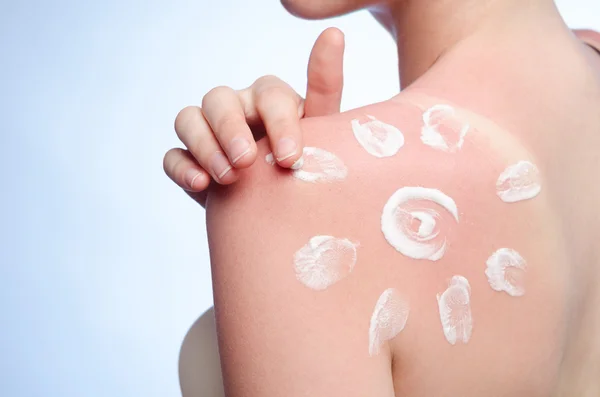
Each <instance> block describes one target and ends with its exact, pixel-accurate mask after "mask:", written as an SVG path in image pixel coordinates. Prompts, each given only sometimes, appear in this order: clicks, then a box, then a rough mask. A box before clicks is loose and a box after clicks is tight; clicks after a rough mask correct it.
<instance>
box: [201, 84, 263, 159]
mask: <svg viewBox="0 0 600 397" xmlns="http://www.w3.org/2000/svg"><path fill="white" fill-rule="evenodd" d="M202 113H203V114H204V117H205V118H206V121H208V124H209V125H210V127H211V129H212V131H213V132H214V136H215V137H216V138H217V141H218V142H219V144H220V145H221V147H222V148H223V149H225V153H226V154H227V156H228V157H229V161H230V162H231V164H233V166H235V167H236V168H245V167H248V166H250V165H251V164H252V163H254V160H255V159H256V142H254V139H253V138H252V131H250V127H249V126H248V122H247V121H246V116H245V115H244V109H243V108H242V103H241V102H240V99H239V98H238V94H237V93H236V91H234V90H233V89H231V88H229V87H217V88H214V89H212V90H210V92H209V93H208V94H206V95H205V96H204V98H203V99H202Z"/></svg>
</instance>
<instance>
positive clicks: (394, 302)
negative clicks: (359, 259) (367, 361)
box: [369, 288, 410, 356]
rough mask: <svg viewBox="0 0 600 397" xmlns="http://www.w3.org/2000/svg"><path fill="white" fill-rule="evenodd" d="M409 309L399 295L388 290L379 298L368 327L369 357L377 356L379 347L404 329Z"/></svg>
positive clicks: (391, 289) (393, 290) (390, 289)
mask: <svg viewBox="0 0 600 397" xmlns="http://www.w3.org/2000/svg"><path fill="white" fill-rule="evenodd" d="M409 312H410V307H409V305H408V302H406V301H405V300H404V299H402V297H401V296H400V294H399V293H398V292H397V291H396V290H395V289H393V288H388V289H386V290H385V291H383V293H382V294H381V296H380V297H379V299H378V300H377V303H376V304H375V309H374V310H373V314H372V315H371V323H370V326H369V355H371V356H374V355H377V354H379V352H380V350H381V346H382V345H383V344H384V343H385V342H387V341H389V340H391V339H393V338H394V337H395V336H396V335H398V334H399V333H400V332H401V331H402V330H403V329H404V327H405V325H406V321H407V320H408V314H409Z"/></svg>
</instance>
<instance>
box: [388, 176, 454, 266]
mask: <svg viewBox="0 0 600 397" xmlns="http://www.w3.org/2000/svg"><path fill="white" fill-rule="evenodd" d="M432 203H436V204H438V205H440V206H441V207H442V208H444V209H445V210H446V211H448V212H449V213H450V214H451V215H452V217H453V218H454V219H455V220H456V222H458V209H457V208H456V203H455V202H454V200H452V198H450V197H449V196H447V195H445V194H444V193H442V192H441V191H439V190H437V189H430V188H424V187H403V188H400V189H398V190H397V191H396V192H395V193H394V194H393V195H392V196H391V197H390V198H389V199H388V201H387V203H386V204H385V206H384V207H383V213H382V214H381V231H382V232H383V235H384V236H385V239H386V240H387V241H388V243H390V245H391V246H392V247H394V248H395V249H396V250H397V251H398V252H400V253H401V254H403V255H405V256H408V257H410V258H414V259H427V260H431V261H437V260H439V259H440V258H442V257H443V256H444V253H445V252H446V238H445V237H444V236H440V231H439V225H438V219H439V218H440V214H439V213H438V212H437V211H436V210H435V208H432Z"/></svg>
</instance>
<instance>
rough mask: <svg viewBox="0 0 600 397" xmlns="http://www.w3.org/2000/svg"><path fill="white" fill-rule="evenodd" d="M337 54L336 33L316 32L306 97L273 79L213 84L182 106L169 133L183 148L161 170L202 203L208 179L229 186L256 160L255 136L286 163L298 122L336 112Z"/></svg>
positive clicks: (298, 146) (291, 157)
mask: <svg viewBox="0 0 600 397" xmlns="http://www.w3.org/2000/svg"><path fill="white" fill-rule="evenodd" d="M343 53H344V35H343V34H342V32H341V31H339V30H338V29H335V28H330V29H326V30H325V31H324V32H323V33H321V35H320V36H319V37H318V38H317V41H316V42H315V44H314V46H313V50H312V52H311V54H310V58H309V62H308V71H307V77H308V81H307V89H306V99H303V98H302V97H301V96H300V95H299V94H297V93H296V92H295V91H294V90H293V89H292V88H291V87H290V86H289V85H288V84H287V83H285V82H283V81H281V80H280V79H279V78H277V77H275V76H263V77H261V78H259V79H258V80H256V82H254V84H252V85H251V86H250V87H248V88H246V89H243V90H239V91H236V90H234V89H233V88H230V87H216V88H214V89H212V90H211V91H210V92H208V93H207V94H206V95H205V96H204V98H203V99H202V107H198V106H188V107H186V108H184V109H182V110H181V111H180V112H179V114H178V115H177V118H176V119H175V132H176V133H177V136H178V137H179V139H180V140H181V142H182V143H183V144H184V145H185V147H186V148H187V149H180V148H174V149H171V150H170V151H168V152H167V153H166V155H165V157H164V160H163V167H164V170H165V172H166V174H167V175H168V176H169V177H170V178H171V179H172V180H173V181H174V182H175V183H176V184H177V185H179V186H180V187H181V188H182V189H184V190H185V191H186V192H187V193H188V194H189V195H190V196H191V197H192V198H193V199H194V200H196V201H197V202H198V203H199V204H200V205H202V206H204V203H205V201H206V189H207V188H208V186H209V184H210V182H211V180H213V181H214V182H216V183H218V184H222V185H228V184H231V183H233V182H235V181H236V180H237V179H238V178H239V170H241V169H245V168H247V167H249V166H251V165H252V164H253V163H254V162H255V161H256V143H255V139H260V138H262V136H264V135H265V132H266V135H267V136H268V138H269V141H270V144H271V147H273V148H274V149H273V150H274V153H275V157H276V160H277V163H278V164H279V165H280V166H281V167H284V168H289V167H291V166H292V165H293V164H294V163H295V162H296V161H298V159H299V158H300V157H301V154H302V149H303V147H304V146H303V143H302V131H301V130H300V124H299V120H300V119H301V118H302V117H314V116H325V115H328V114H332V113H338V112H339V111H340V107H339V106H340V105H339V104H340V101H341V97H342V87H343V74H342V61H343ZM251 127H252V129H251Z"/></svg>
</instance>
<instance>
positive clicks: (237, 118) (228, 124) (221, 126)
mask: <svg viewBox="0 0 600 397" xmlns="http://www.w3.org/2000/svg"><path fill="white" fill-rule="evenodd" d="M240 124H246V117H244V116H243V115H241V114H238V113H235V112H230V113H228V114H225V115H223V116H222V117H221V118H220V119H219V120H218V122H217V128H216V131H215V133H220V132H222V131H224V130H232V129H240Z"/></svg>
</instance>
